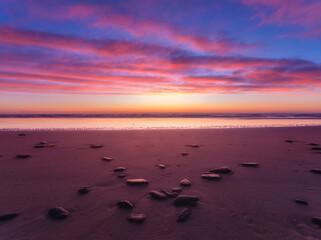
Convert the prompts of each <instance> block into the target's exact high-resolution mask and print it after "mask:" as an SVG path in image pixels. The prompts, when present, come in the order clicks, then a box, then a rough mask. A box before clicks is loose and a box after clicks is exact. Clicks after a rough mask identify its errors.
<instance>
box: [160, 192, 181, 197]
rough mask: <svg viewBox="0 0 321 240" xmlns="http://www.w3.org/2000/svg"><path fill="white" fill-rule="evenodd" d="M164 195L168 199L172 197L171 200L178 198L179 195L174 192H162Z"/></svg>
mask: <svg viewBox="0 0 321 240" xmlns="http://www.w3.org/2000/svg"><path fill="white" fill-rule="evenodd" d="M161 192H162V193H164V194H166V196H167V197H170V198H176V197H177V195H178V194H177V193H176V192H174V193H170V192H167V191H165V190H161Z"/></svg>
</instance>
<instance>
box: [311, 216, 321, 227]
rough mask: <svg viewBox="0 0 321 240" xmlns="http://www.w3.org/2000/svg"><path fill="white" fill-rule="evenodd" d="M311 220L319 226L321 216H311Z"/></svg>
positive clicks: (320, 224) (320, 225)
mask: <svg viewBox="0 0 321 240" xmlns="http://www.w3.org/2000/svg"><path fill="white" fill-rule="evenodd" d="M311 221H312V222H313V223H315V224H317V225H319V227H321V217H313V218H312V219H311Z"/></svg>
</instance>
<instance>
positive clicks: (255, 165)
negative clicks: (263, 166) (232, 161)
mask: <svg viewBox="0 0 321 240" xmlns="http://www.w3.org/2000/svg"><path fill="white" fill-rule="evenodd" d="M241 164H242V166H244V167H258V166H259V165H260V164H259V163H257V162H244V163H241Z"/></svg>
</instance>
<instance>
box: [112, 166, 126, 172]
mask: <svg viewBox="0 0 321 240" xmlns="http://www.w3.org/2000/svg"><path fill="white" fill-rule="evenodd" d="M125 171H126V168H125V167H117V168H115V169H114V172H125Z"/></svg>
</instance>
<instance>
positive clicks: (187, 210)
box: [176, 208, 192, 222]
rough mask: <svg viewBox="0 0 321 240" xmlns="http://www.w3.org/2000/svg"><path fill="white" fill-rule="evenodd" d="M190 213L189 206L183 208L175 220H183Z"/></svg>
mask: <svg viewBox="0 0 321 240" xmlns="http://www.w3.org/2000/svg"><path fill="white" fill-rule="evenodd" d="M191 213H192V209H191V208H184V209H183V210H182V211H181V212H180V213H179V214H178V217H177V220H176V222H185V221H186V220H187V219H188V218H189V216H190V215H191Z"/></svg>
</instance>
